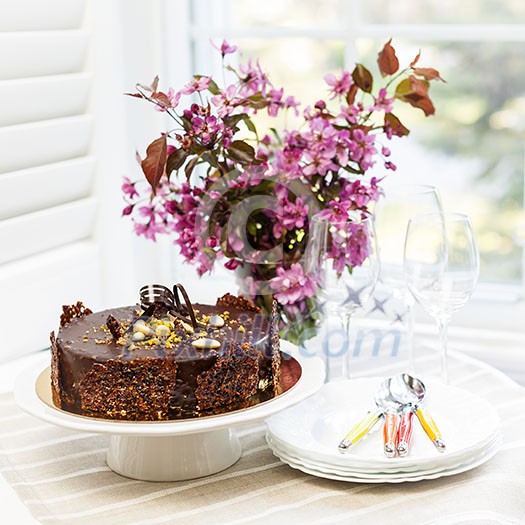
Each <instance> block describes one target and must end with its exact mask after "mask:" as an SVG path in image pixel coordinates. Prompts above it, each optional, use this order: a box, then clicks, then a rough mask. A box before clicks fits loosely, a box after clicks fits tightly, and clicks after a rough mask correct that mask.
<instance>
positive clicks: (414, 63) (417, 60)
mask: <svg viewBox="0 0 525 525" xmlns="http://www.w3.org/2000/svg"><path fill="white" fill-rule="evenodd" d="M420 57H421V49H420V50H419V52H418V54H417V55H416V58H414V60H412V62H411V63H410V67H414V66H415V65H416V64H417V63H418V62H419V58H420Z"/></svg>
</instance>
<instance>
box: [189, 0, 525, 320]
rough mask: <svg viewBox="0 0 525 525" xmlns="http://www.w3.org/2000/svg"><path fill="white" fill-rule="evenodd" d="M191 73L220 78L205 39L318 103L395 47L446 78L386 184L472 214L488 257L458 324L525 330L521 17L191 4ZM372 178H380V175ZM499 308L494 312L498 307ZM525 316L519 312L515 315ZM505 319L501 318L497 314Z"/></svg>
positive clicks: (496, 12) (351, 1) (360, 2)
mask: <svg viewBox="0 0 525 525" xmlns="http://www.w3.org/2000/svg"><path fill="white" fill-rule="evenodd" d="M190 17H191V22H192V25H191V32H190V36H191V39H192V57H193V69H194V72H195V73H203V72H206V73H209V72H210V71H211V72H213V71H216V70H217V63H216V62H214V60H215V57H214V56H213V54H212V53H210V48H209V39H210V38H212V39H215V40H217V41H220V39H222V38H223V37H225V38H227V39H228V40H229V41H231V42H234V43H235V44H237V45H238V46H239V48H240V50H241V51H242V52H243V53H245V54H246V55H248V56H257V57H259V58H260V59H261V63H262V64H263V65H264V67H265V69H266V70H267V71H269V72H270V74H271V77H272V80H273V81H274V82H275V83H276V84H277V85H282V86H284V87H285V90H287V91H288V92H290V93H292V94H294V95H296V96H297V97H298V98H299V99H300V100H301V101H302V102H303V103H305V104H308V103H310V104H311V103H313V102H315V100H316V97H320V96H321V94H324V92H325V87H324V85H323V76H324V75H325V74H326V73H328V72H333V71H335V70H337V69H338V68H341V67H346V68H348V69H352V68H353V65H354V63H355V62H357V61H363V62H364V63H366V64H373V63H375V59H376V53H377V51H378V50H379V49H380V48H381V46H382V44H383V43H384V42H385V41H386V40H388V39H389V38H390V37H392V38H393V39H394V44H395V47H396V50H397V52H398V55H399V56H400V58H401V59H404V61H405V62H406V63H409V62H410V61H411V59H412V58H413V57H414V56H415V55H416V54H417V52H418V50H419V49H422V51H423V56H422V59H421V61H420V64H422V65H425V63H426V64H431V65H433V66H436V67H438V68H439V69H440V72H441V74H442V76H443V77H444V78H445V79H446V80H447V83H446V84H441V85H439V84H434V85H433V86H432V98H433V100H434V102H435V105H436V107H437V114H436V116H434V117H432V118H430V119H425V118H424V117H423V116H422V115H421V117H420V116H419V115H415V114H414V112H413V111H412V112H408V111H407V112H406V115H405V114H404V113H401V114H400V117H401V119H402V120H403V119H404V121H406V124H407V126H408V127H409V128H410V129H411V135H410V137H409V138H408V139H404V140H400V141H398V142H397V143H395V144H393V145H392V146H393V147H392V150H393V159H394V160H395V163H396V164H397V166H398V170H397V172H396V173H395V174H392V173H391V174H390V175H389V178H388V182H387V183H386V188H387V189H388V185H389V184H396V183H398V182H410V183H426V184H433V185H435V186H437V187H438V188H439V190H440V192H441V194H442V198H443V201H444V207H445V209H446V210H448V211H461V212H464V213H468V214H469V215H470V216H471V217H472V220H473V222H474V225H475V229H476V235H477V240H478V245H479V248H480V252H481V262H482V270H481V278H480V285H479V286H478V288H477V291H476V294H475V297H476V298H477V300H476V301H472V302H471V304H469V305H468V307H467V308H466V309H465V311H464V312H462V313H461V314H460V315H459V316H458V319H459V318H461V321H460V322H461V323H465V324H477V323H480V322H481V323H484V326H486V323H487V321H490V322H491V323H494V326H500V327H506V328H510V327H514V328H515V329H521V323H520V322H519V319H520V315H519V313H518V312H519V310H518V309H519V308H523V305H522V302H521V299H522V298H523V297H524V290H525V257H524V251H523V243H524V239H523V234H522V233H521V234H520V232H522V231H523V224H524V220H525V215H524V213H523V195H524V187H525V186H524V181H525V177H524V175H525V173H524V167H525V166H524V152H525V149H524V144H525V141H524V139H525V135H524V133H525V128H524V126H523V116H524V111H525V109H524V108H525V102H524V101H525V71H523V68H524V67H525V66H524V65H523V59H522V57H523V55H524V52H525V5H524V4H523V3H522V2H519V1H514V0H505V1H497V2H496V1H492V0H471V1H468V2H461V3H460V4H458V3H457V2H453V1H445V2H444V1H438V0H424V1H422V2H417V3H416V4H414V2H409V1H408V0H406V1H400V2H397V1H396V2H393V1H389V0H373V1H368V0H367V1H365V0H324V1H321V2H320V1H314V0H312V1H309V0H306V1H305V0H301V1H299V0H267V1H266V2H265V3H264V8H262V7H261V4H260V3H259V2H257V1H256V0H242V1H241V0H222V1H210V0H197V1H195V2H191V12H190ZM377 174H379V175H384V174H385V171H384V170H381V169H380V168H379V169H378V170H377ZM494 304H497V305H498V306H497V307H494ZM520 305H521V306H520ZM500 307H501V308H500Z"/></svg>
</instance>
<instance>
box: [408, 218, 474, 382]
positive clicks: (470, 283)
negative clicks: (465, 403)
mask: <svg viewBox="0 0 525 525" xmlns="http://www.w3.org/2000/svg"><path fill="white" fill-rule="evenodd" d="M404 275H405V280H406V283H407V286H408V289H409V290H410V292H411V293H412V295H413V296H414V298H415V299H416V301H417V302H418V303H419V304H421V306H422V307H423V308H424V309H425V311H426V312H427V313H428V314H430V315H431V316H432V317H433V318H434V319H435V321H436V322H437V325H438V328H439V336H440V341H441V346H442V353H441V379H442V381H443V383H447V382H448V374H447V332H448V325H449V323H450V318H451V316H452V313H453V312H455V311H456V310H459V309H460V308H462V307H463V306H464V305H465V303H466V302H467V301H468V300H469V299H470V296H471V295H472V292H473V290H474V288H475V286H476V283H477V280H478V276H479V253H478V249H477V246H476V240H475V238H474V232H473V230H472V225H471V223H470V219H469V218H468V216H467V215H463V214H460V213H430V214H423V215H416V216H414V217H411V218H410V221H409V223H408V228H407V232H406V240H405V252H404Z"/></svg>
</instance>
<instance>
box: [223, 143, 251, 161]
mask: <svg viewBox="0 0 525 525" xmlns="http://www.w3.org/2000/svg"><path fill="white" fill-rule="evenodd" d="M228 156H229V157H230V158H231V159H232V160H234V161H237V162H240V163H241V164H250V163H251V162H253V159H254V158H255V150H254V149H253V148H252V146H250V145H249V144H247V143H246V142H243V141H242V140H234V141H233V142H232V143H231V144H230V147H229V148H228Z"/></svg>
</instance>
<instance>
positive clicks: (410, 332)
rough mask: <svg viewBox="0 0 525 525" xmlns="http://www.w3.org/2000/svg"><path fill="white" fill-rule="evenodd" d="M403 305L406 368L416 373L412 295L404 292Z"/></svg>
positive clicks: (413, 303) (413, 302)
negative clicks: (406, 354) (406, 347)
mask: <svg viewBox="0 0 525 525" xmlns="http://www.w3.org/2000/svg"><path fill="white" fill-rule="evenodd" d="M404 305H405V308H406V314H405V315H406V319H407V322H406V336H407V337H406V339H407V345H408V370H409V372H410V373H411V374H412V375H414V376H415V375H416V355H415V351H414V346H415V345H414V305H415V301H414V298H413V297H412V295H410V294H409V293H406V294H405V297H404Z"/></svg>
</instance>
